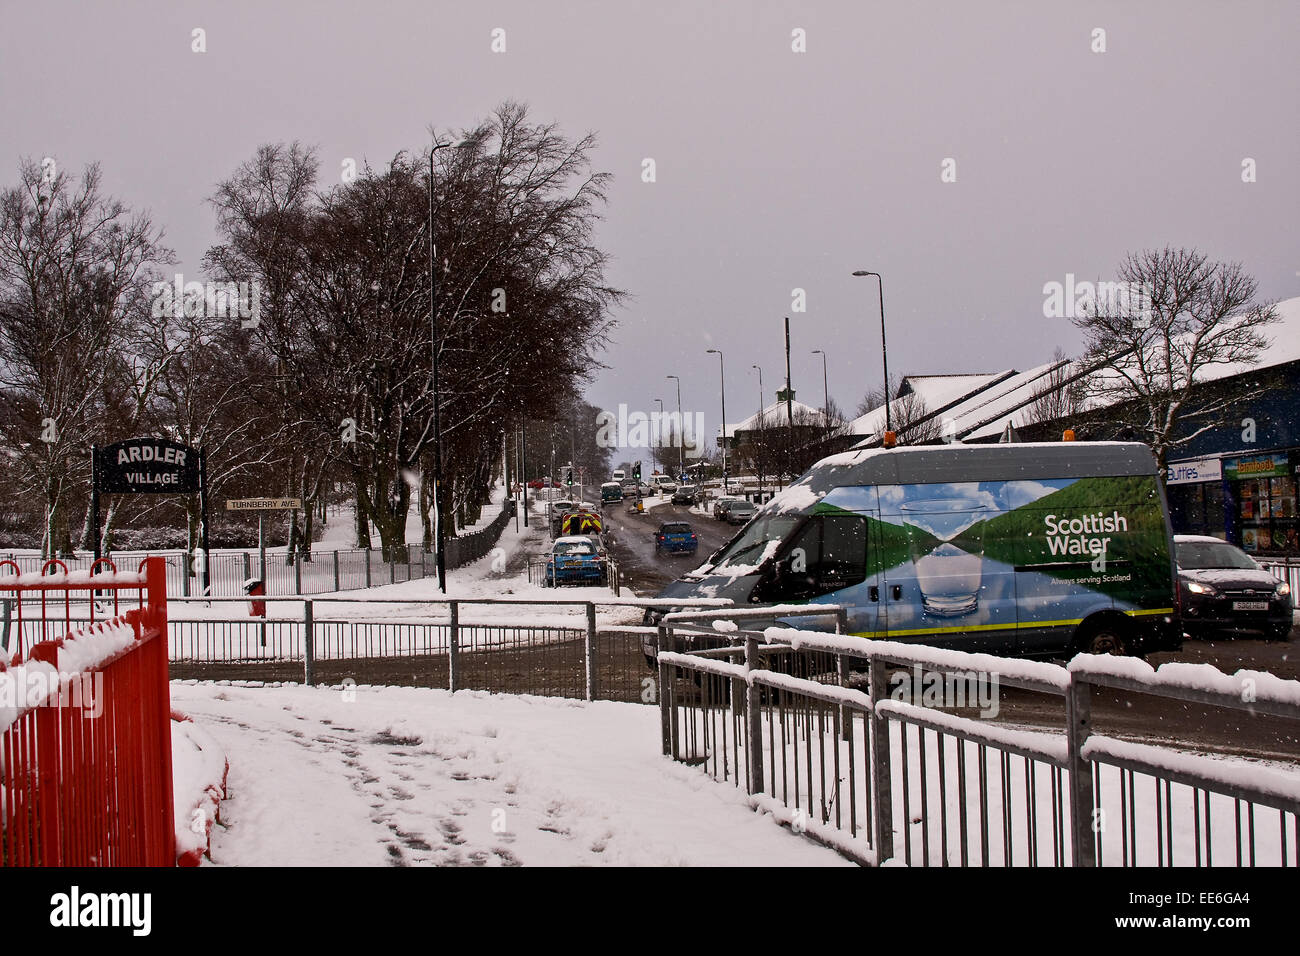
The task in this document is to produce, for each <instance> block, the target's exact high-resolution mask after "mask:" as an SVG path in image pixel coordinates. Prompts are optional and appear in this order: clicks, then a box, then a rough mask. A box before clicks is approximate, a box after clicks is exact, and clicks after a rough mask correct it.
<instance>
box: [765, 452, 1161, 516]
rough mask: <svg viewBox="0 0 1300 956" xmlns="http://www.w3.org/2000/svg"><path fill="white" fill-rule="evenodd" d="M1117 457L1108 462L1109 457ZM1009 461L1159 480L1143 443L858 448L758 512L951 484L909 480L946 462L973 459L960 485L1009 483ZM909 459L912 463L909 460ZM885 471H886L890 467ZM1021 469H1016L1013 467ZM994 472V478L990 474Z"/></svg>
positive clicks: (819, 467) (816, 469)
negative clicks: (844, 489)
mask: <svg viewBox="0 0 1300 956" xmlns="http://www.w3.org/2000/svg"><path fill="white" fill-rule="evenodd" d="M1108 452H1111V453H1116V454H1113V455H1110V456H1108V455H1107V453H1108ZM1003 457H1006V458H1009V459H1012V461H1015V460H1016V459H1019V461H1020V462H1021V464H1020V465H1019V466H1018V467H1020V468H1021V469H1022V470H1023V469H1029V470H1031V471H1033V472H1036V473H1042V475H1046V474H1047V473H1048V472H1051V473H1052V474H1054V475H1055V477H1066V476H1068V475H1069V474H1070V473H1071V471H1074V473H1076V474H1079V472H1078V471H1076V470H1075V469H1076V468H1078V467H1079V466H1080V465H1082V466H1083V467H1085V468H1087V467H1088V460H1089V459H1093V460H1094V461H1096V460H1099V459H1105V458H1107V457H1110V458H1112V462H1111V463H1112V464H1115V465H1120V464H1121V463H1123V464H1124V466H1125V467H1123V468H1122V469H1121V470H1119V471H1117V472H1116V474H1155V459H1154V457H1153V456H1152V455H1151V449H1150V448H1148V447H1147V446H1146V445H1143V444H1141V443H1140V442H1125V441H1090V442H1059V441H1054V442H1015V443H1011V444H994V445H963V444H961V443H960V442H953V443H952V444H947V445H899V446H897V447H895V448H881V447H875V448H858V449H851V450H849V451H846V452H840V453H839V454H837V455H830V456H828V457H826V458H823V459H822V460H821V461H819V462H817V463H816V464H814V465H813V466H812V467H811V468H809V469H808V471H807V472H805V473H804V475H803V476H802V477H801V478H800V479H799V480H798V481H796V482H795V483H794V484H792V485H790V486H789V487H788V488H786V489H785V490H784V491H782V492H779V493H778V494H776V495H774V496H773V497H772V500H771V501H769V502H768V503H767V504H765V505H764V506H763V507H762V508H761V509H760V511H759V513H760V514H784V513H789V512H802V511H807V510H808V509H809V508H812V507H813V506H815V505H816V504H817V502H819V501H821V500H822V498H824V497H826V495H827V494H828V493H829V492H831V491H832V490H833V489H835V488H838V487H841V486H844V485H855V484H856V485H862V484H875V483H885V484H892V483H903V484H911V483H917V482H922V483H923V482H926V481H952V480H954V479H952V478H950V477H949V478H945V477H937V476H936V477H933V478H927V477H917V476H916V475H915V474H913V475H909V474H908V471H909V470H915V471H916V472H924V471H926V470H928V469H930V468H933V467H935V466H936V465H938V464H939V463H941V462H942V461H943V460H944V459H962V458H968V459H970V463H969V467H971V468H972V469H973V471H972V472H971V474H970V476H969V477H966V478H962V479H958V480H967V481H989V480H994V479H995V478H998V477H1002V478H1006V477H1011V475H1010V474H1008V473H1007V472H1006V471H1005V468H1006V467H1007V466H1004V465H997V466H996V468H994V463H995V462H997V461H999V460H1000V459H1001V458H1003ZM909 459H910V460H909ZM876 460H880V461H882V462H888V461H889V460H893V461H894V462H896V463H897V464H898V465H900V466H902V465H903V464H904V463H907V465H909V466H910V468H903V467H900V468H898V469H895V474H891V475H889V476H888V478H886V479H885V480H884V481H883V482H882V478H881V475H880V473H879V472H878V471H877V470H875V469H868V468H865V467H864V466H866V465H868V464H869V463H872V462H874V461H876ZM886 467H888V466H887V465H886ZM1012 467H1017V466H1012ZM990 470H993V471H994V472H995V473H994V474H988V473H987V472H989V471H990Z"/></svg>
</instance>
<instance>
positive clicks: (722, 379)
mask: <svg viewBox="0 0 1300 956" xmlns="http://www.w3.org/2000/svg"><path fill="white" fill-rule="evenodd" d="M714 352H716V353H717V354H718V376H719V380H720V382H721V384H722V493H723V494H726V493H727V491H728V490H729V485H728V484H727V370H726V369H725V368H724V367H723V364H722V349H708V353H709V354H713V353H714Z"/></svg>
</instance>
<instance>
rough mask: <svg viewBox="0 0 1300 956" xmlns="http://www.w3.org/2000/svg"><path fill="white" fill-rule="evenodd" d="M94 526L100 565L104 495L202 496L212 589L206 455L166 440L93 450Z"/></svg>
mask: <svg viewBox="0 0 1300 956" xmlns="http://www.w3.org/2000/svg"><path fill="white" fill-rule="evenodd" d="M91 474H92V478H91V496H90V497H91V522H92V523H93V525H94V532H95V533H94V541H95V560H96V561H98V560H99V544H100V542H99V496H100V495H101V494H105V495H129V494H137V495H139V494H145V495H160V494H171V495H192V494H194V493H196V492H197V493H198V496H199V532H200V544H199V547H201V548H202V549H203V589H204V590H205V591H206V590H207V589H208V585H209V568H208V481H207V461H206V456H205V455H204V454H203V451H202V450H201V449H198V448H191V447H190V446H189V445H182V444H181V443H180V442H175V441H171V440H170V439H167V438H129V439H127V440H126V441H120V442H117V443H116V444H112V445H105V446H103V447H102V448H100V447H95V448H92V449H91Z"/></svg>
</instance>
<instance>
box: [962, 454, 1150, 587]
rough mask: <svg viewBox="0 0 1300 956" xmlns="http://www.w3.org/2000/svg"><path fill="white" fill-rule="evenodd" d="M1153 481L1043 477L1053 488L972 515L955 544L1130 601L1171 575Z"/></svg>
mask: <svg viewBox="0 0 1300 956" xmlns="http://www.w3.org/2000/svg"><path fill="white" fill-rule="evenodd" d="M1155 482H1156V480H1155V478H1154V477H1152V476H1149V475H1135V476H1126V477H1114V478H1081V479H1078V480H1075V481H1072V482H1066V481H1060V482H1042V483H1040V484H1042V485H1043V486H1044V487H1045V488H1046V487H1047V486H1049V485H1058V486H1059V487H1057V488H1056V490H1053V491H1050V492H1049V493H1047V494H1044V495H1043V496H1042V497H1040V498H1036V499H1034V500H1032V501H1029V502H1026V503H1024V504H1021V505H1019V506H1018V507H1016V508H1013V509H1011V510H1009V511H1006V512H1004V513H1002V514H998V515H996V516H992V517H989V518H986V519H984V520H982V521H980V522H977V523H976V524H974V525H972V526H971V527H970V528H968V529H966V530H965V531H963V532H962V533H961V535H959V536H958V537H957V538H956V539H955V540H954V542H953V543H954V544H956V545H957V546H958V547H968V546H969V545H971V544H973V543H974V542H976V541H979V542H980V543H981V544H982V548H983V553H984V555H985V556H986V557H990V558H993V559H994V560H997V561H1003V562H1005V563H1007V564H1010V565H1014V566H1015V567H1016V569H1017V570H1024V571H1028V570H1033V571H1037V572H1040V573H1043V574H1046V575H1049V576H1051V577H1054V578H1057V579H1059V580H1064V581H1074V582H1076V583H1079V584H1084V585H1089V586H1092V587H1094V588H1095V589H1096V590H1099V591H1103V592H1105V593H1107V594H1110V595H1112V596H1113V597H1115V598H1116V599H1118V600H1125V601H1127V600H1135V599H1136V598H1137V596H1138V595H1139V594H1141V593H1143V592H1145V591H1148V590H1150V589H1152V588H1155V589H1159V588H1161V587H1162V586H1167V585H1168V582H1169V577H1170V565H1169V560H1170V559H1169V550H1168V541H1167V540H1166V538H1165V527H1164V518H1163V516H1162V514H1161V511H1160V499H1159V491H1158V490H1157V488H1156V483H1155ZM1022 484H1023V483H1022Z"/></svg>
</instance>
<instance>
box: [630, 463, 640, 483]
mask: <svg viewBox="0 0 1300 956" xmlns="http://www.w3.org/2000/svg"><path fill="white" fill-rule="evenodd" d="M632 477H633V478H635V479H636V480H637V481H640V480H641V462H639V461H638V462H637V463H636V464H635V465H633V466H632Z"/></svg>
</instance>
